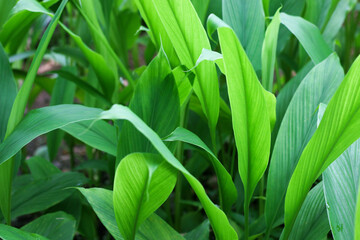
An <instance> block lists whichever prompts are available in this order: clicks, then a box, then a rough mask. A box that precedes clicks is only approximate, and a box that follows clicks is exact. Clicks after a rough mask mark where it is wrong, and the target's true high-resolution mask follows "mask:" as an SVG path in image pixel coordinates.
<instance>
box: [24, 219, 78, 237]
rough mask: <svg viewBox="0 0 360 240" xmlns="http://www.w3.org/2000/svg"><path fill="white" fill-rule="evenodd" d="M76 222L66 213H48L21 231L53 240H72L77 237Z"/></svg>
mask: <svg viewBox="0 0 360 240" xmlns="http://www.w3.org/2000/svg"><path fill="white" fill-rule="evenodd" d="M75 227H76V221H75V219H74V217H73V216H71V215H69V214H67V213H64V212H55V213H48V214H46V215H43V216H41V217H39V218H37V219H35V220H34V221H32V222H30V223H28V224H26V225H25V226H23V227H22V228H21V230H24V231H27V232H31V233H36V234H39V235H41V236H44V237H47V238H49V239H51V240H71V239H73V238H74V235H75V230H76V229H75Z"/></svg>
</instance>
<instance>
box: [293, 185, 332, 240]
mask: <svg viewBox="0 0 360 240" xmlns="http://www.w3.org/2000/svg"><path fill="white" fill-rule="evenodd" d="M329 231H330V226H329V221H328V218H327V214H326V204H325V198H324V191H323V182H320V183H318V184H317V185H316V186H315V187H314V188H313V189H311V191H310V192H309V194H308V196H307V197H306V199H305V202H304V204H303V206H302V207H301V210H300V212H299V215H298V217H297V218H296V221H295V225H294V230H293V231H292V232H291V234H290V239H294V240H302V239H308V240H310V239H324V238H326V235H327V234H328V232H329Z"/></svg>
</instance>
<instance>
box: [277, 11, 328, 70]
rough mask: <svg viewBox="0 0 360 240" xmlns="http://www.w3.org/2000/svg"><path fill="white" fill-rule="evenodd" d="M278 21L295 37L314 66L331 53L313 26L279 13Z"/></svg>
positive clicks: (302, 20)
mask: <svg viewBox="0 0 360 240" xmlns="http://www.w3.org/2000/svg"><path fill="white" fill-rule="evenodd" d="M280 20H281V23H282V24H284V25H285V26H286V27H287V28H288V29H289V30H290V31H291V32H292V33H293V34H294V35H295V36H296V38H297V39H298V40H299V42H300V43H301V45H302V46H303V47H304V49H305V51H306V52H307V53H308V54H309V56H310V58H311V60H312V61H313V62H314V64H318V63H320V62H321V61H323V60H324V59H325V58H327V57H328V56H329V55H330V54H331V53H332V52H333V51H332V50H331V48H330V47H329V45H328V44H327V43H326V42H325V40H324V38H323V37H322V36H321V33H320V30H319V29H318V28H317V27H316V26H315V25H314V24H312V23H310V22H308V21H306V20H304V19H303V18H301V17H295V16H291V15H288V14H286V13H280ZM280 36H281V35H280Z"/></svg>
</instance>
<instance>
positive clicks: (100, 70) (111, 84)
mask: <svg viewBox="0 0 360 240" xmlns="http://www.w3.org/2000/svg"><path fill="white" fill-rule="evenodd" d="M61 27H62V28H63V29H64V30H65V31H66V32H67V33H68V34H69V35H70V37H71V38H72V39H73V40H74V42H75V43H76V44H77V45H78V47H79V48H80V50H81V51H82V52H83V54H84V55H85V57H86V59H87V60H88V61H89V63H90V65H91V66H92V67H93V69H94V71H95V73H96V76H97V77H98V79H100V81H99V82H100V85H101V88H102V90H103V93H104V95H105V96H106V98H107V99H108V100H111V98H112V94H113V91H114V88H115V81H114V79H115V76H114V73H113V71H112V70H111V68H110V67H109V65H108V64H107V63H106V61H105V59H104V57H103V56H102V55H100V54H99V53H97V52H95V51H93V50H91V49H90V48H89V47H88V46H87V45H85V43H84V42H83V41H82V39H81V38H80V37H79V36H78V35H76V34H75V33H73V32H72V31H71V30H70V29H69V28H67V27H66V26H65V25H64V24H61Z"/></svg>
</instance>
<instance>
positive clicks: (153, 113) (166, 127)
mask: <svg viewBox="0 0 360 240" xmlns="http://www.w3.org/2000/svg"><path fill="white" fill-rule="evenodd" d="M159 92H161V94H159ZM144 102H146V103H151V104H144ZM129 108H130V109H131V110H132V111H133V112H134V113H135V114H136V115H137V116H139V117H140V118H141V119H142V120H143V121H144V122H145V123H146V124H147V125H148V126H149V127H151V128H152V129H153V130H154V131H155V132H156V133H157V134H158V135H159V136H161V137H165V136H167V135H168V134H170V133H171V132H172V131H173V130H174V129H175V128H176V127H177V126H179V124H180V103H179V95H178V91H177V86H176V83H175V81H174V77H173V75H172V74H171V69H170V65H169V63H168V61H167V59H166V56H165V54H164V52H163V51H162V50H160V52H159V55H158V56H157V57H156V58H155V59H154V60H153V61H152V62H151V63H150V65H149V66H148V67H147V68H146V70H145V71H144V73H143V74H142V75H141V77H140V79H139V80H138V83H137V85H136V88H135V91H134V94H133V98H132V99H131V101H130V104H129ZM174 146H175V145H172V149H173V147H174ZM133 152H156V150H155V149H154V147H153V146H152V144H151V143H150V142H149V140H147V139H146V138H145V137H144V136H143V135H142V134H141V133H139V132H138V131H137V130H136V128H135V127H134V126H133V125H132V124H131V123H130V122H125V123H124V124H123V125H122V127H121V132H120V136H119V144H118V155H117V160H116V162H117V164H118V163H119V162H120V161H121V159H122V158H124V157H125V156H126V155H128V154H130V153H133Z"/></svg>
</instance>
